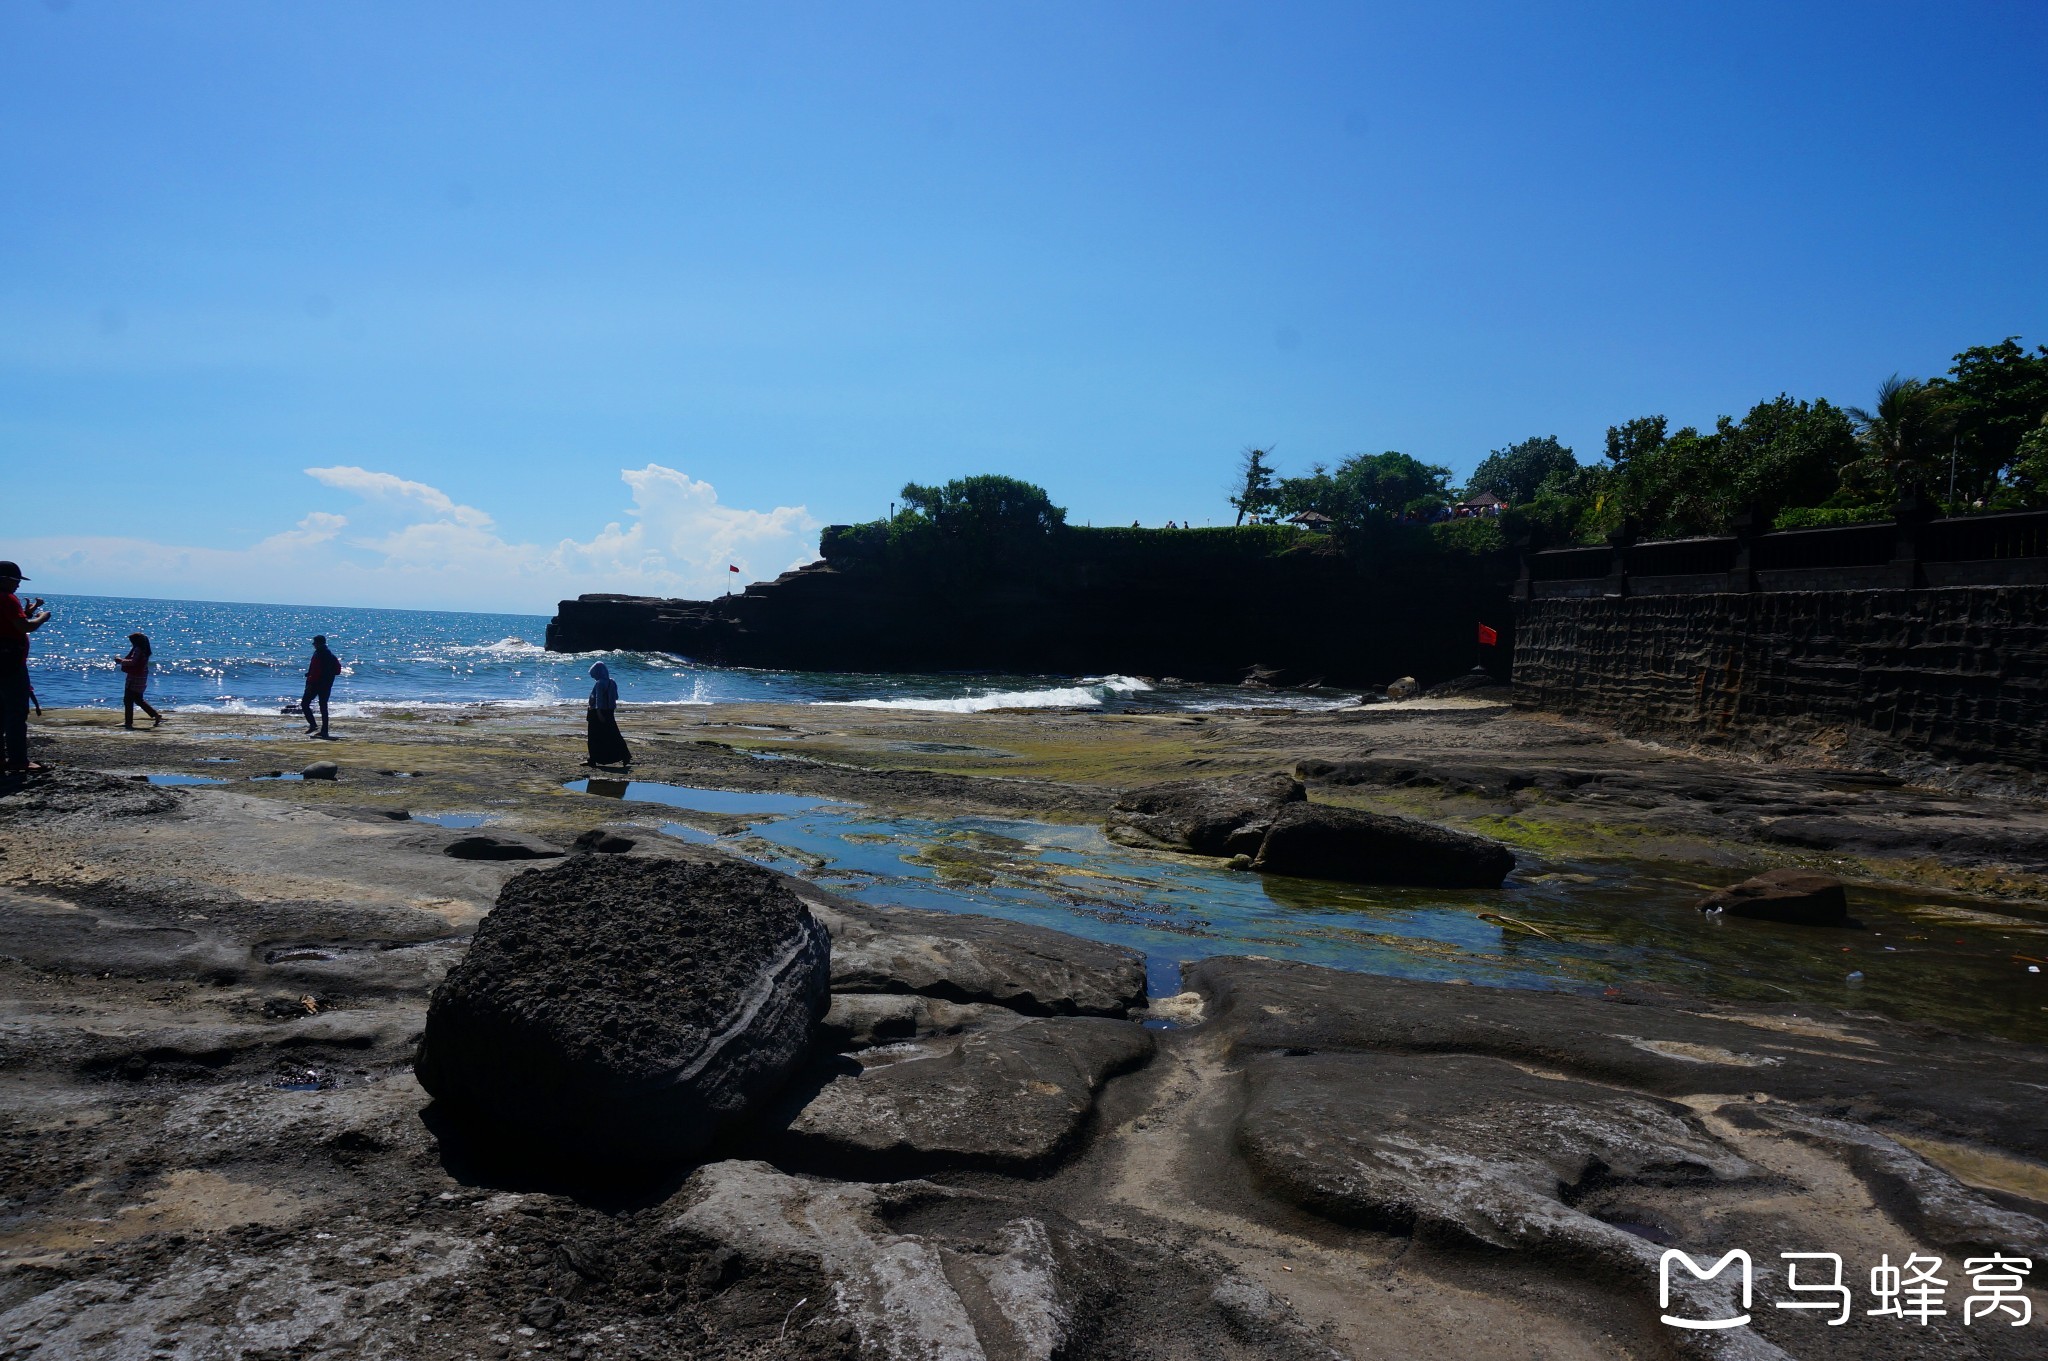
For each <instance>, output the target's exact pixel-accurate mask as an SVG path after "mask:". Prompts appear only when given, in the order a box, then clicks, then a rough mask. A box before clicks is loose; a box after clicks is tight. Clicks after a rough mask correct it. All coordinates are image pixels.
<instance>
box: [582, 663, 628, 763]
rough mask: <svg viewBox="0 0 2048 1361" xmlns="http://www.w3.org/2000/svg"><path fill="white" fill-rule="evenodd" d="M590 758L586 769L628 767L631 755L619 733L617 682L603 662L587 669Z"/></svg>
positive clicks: (622, 736)
mask: <svg viewBox="0 0 2048 1361" xmlns="http://www.w3.org/2000/svg"><path fill="white" fill-rule="evenodd" d="M590 678H591V680H592V681H593V682H594V684H592V685H591V687H590V710H589V713H588V715H587V717H588V720H589V725H590V759H589V760H587V761H585V762H584V763H583V764H585V765H587V766H630V765H632V764H633V753H631V752H630V751H628V750H626V738H625V734H623V733H621V732H620V731H619V714H618V710H619V683H618V682H617V681H615V680H613V679H612V673H611V668H610V667H608V666H606V665H605V664H604V663H603V662H594V663H592V664H591V667H590Z"/></svg>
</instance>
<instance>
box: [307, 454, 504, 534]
mask: <svg viewBox="0 0 2048 1361" xmlns="http://www.w3.org/2000/svg"><path fill="white" fill-rule="evenodd" d="M306 476H308V477H310V478H312V479H313V480H314V481H316V482H324V483H326V484H327V485H328V486H330V487H337V488H339V489H341V490H342V491H352V492H354V493H355V494H356V495H358V496H360V497H362V498H363V499H364V500H366V501H369V500H386V501H401V502H402V501H416V502H418V503H419V504H420V505H422V506H424V507H426V508H427V510H428V511H430V512H432V513H433V514H434V515H437V516H439V517H441V518H442V519H445V520H453V521H455V523H457V524H462V525H474V526H475V527H476V528H478V529H489V528H490V527H491V517H490V516H488V515H486V514H484V513H483V512H482V511H480V510H478V509H477V508H476V507H475V506H458V505H456V504H455V501H454V498H452V497H450V496H449V495H448V494H447V493H446V492H444V491H442V490H441V489H440V488H439V487H430V486H428V485H427V484H426V483H424V482H408V481H406V480H405V479H404V478H402V477H399V476H396V475H395V474H392V473H373V472H371V471H370V470H369V469H368V468H352V467H349V466H347V465H342V466H340V467H334V468H308V469H306Z"/></svg>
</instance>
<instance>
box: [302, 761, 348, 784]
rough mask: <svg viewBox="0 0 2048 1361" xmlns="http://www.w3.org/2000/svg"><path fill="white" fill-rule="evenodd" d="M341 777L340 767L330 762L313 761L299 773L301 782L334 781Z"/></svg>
mask: <svg viewBox="0 0 2048 1361" xmlns="http://www.w3.org/2000/svg"><path fill="white" fill-rule="evenodd" d="M340 777H341V767H340V766H338V765H336V764H335V763H334V762H332V761H315V762H314V763H313V764H312V765H310V766H307V767H306V768H305V769H304V770H302V771H300V772H299V778H300V779H302V780H334V779H339V778H340Z"/></svg>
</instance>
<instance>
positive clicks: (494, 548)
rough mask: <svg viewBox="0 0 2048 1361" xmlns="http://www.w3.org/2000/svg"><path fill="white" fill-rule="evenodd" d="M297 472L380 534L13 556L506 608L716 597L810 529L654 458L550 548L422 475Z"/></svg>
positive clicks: (158, 582) (287, 591) (69, 567)
mask: <svg viewBox="0 0 2048 1361" xmlns="http://www.w3.org/2000/svg"><path fill="white" fill-rule="evenodd" d="M306 474H307V476H309V477H311V478H313V479H314V480H315V481H317V482H319V483H321V484H322V485H323V486H326V487H330V488H333V489H335V490H337V491H344V492H348V493H350V494H352V495H354V496H356V497H358V498H361V499H362V500H364V501H367V502H371V503H374V504H375V505H376V506H377V507H378V509H379V510H380V512H382V519H383V521H384V524H385V525H388V527H383V526H380V528H379V530H378V531H377V532H367V531H366V532H362V533H358V534H353V535H351V534H349V533H348V532H347V531H348V530H349V529H350V527H351V522H350V520H349V517H348V516H346V515H342V514H340V513H337V512H334V511H328V510H315V511H312V512H310V513H309V514H307V515H306V516H304V517H303V518H301V519H300V520H299V521H298V523H297V524H296V525H295V526H294V527H293V528H291V529H286V530H281V531H279V532H278V533H275V534H272V535H270V536H268V537H267V538H264V539H261V540H258V541H257V542H256V543H254V544H252V545H250V546H249V547H248V548H245V549H216V548H189V547H181V546H177V545H172V544H161V543H155V542H151V541H149V540H144V539H116V538H84V537H52V538H45V539H39V540H29V541H27V542H24V543H21V544H20V545H19V554H18V555H19V557H20V558H21V559H22V560H23V561H24V562H27V561H34V562H35V563H37V567H36V568H35V569H32V570H34V571H35V573H36V575H37V577H38V578H40V581H39V584H40V585H42V586H43V589H45V590H55V591H73V592H77V593H80V594H108V595H139V596H168V597H174V598H187V599H215V600H258V601H280V602H302V603H308V604H348V605H356V604H360V605H385V606H396V607H409V608H414V609H435V608H441V609H483V610H505V611H511V612H519V613H547V612H549V611H550V610H551V609H552V606H553V602H554V601H556V600H558V599H561V598H562V597H564V596H573V595H577V594H581V593H583V592H586V591H616V592H620V593H624V594H636V595H665V596H698V597H704V596H710V595H716V594H718V593H719V592H721V591H723V590H724V589H725V587H726V583H727V581H728V579H730V578H731V575H732V574H731V573H729V572H728V571H727V570H726V569H727V566H728V565H731V566H737V567H738V568H739V569H740V579H743V580H754V579H756V577H757V574H756V572H755V570H754V564H755V563H757V562H758V563H777V562H786V561H790V555H791V553H792V552H795V553H797V554H798V555H799V556H797V557H796V559H795V561H794V562H793V563H792V566H800V565H802V564H803V563H805V562H810V561H815V560H816V556H817V555H816V553H815V552H814V551H812V550H813V549H814V548H815V546H816V540H815V539H813V538H811V537H810V536H811V535H812V533H813V532H814V531H815V530H816V529H817V528H818V522H817V521H816V520H814V519H812V518H811V516H810V514H809V512H808V511H807V510H805V508H804V507H802V506H777V507H775V508H774V509H773V510H748V509H745V508H742V507H738V506H728V505H725V504H723V503H721V502H720V501H719V499H718V493H717V491H716V490H715V489H713V487H712V486H711V484H710V483H709V482H700V481H698V480H696V479H695V478H692V477H690V476H689V475H688V474H686V473H683V472H680V471H678V470H677V469H674V468H665V467H663V466H662V465H660V464H658V463H650V464H648V465H647V466H646V467H645V468H638V469H634V468H628V469H624V470H622V471H621V472H620V474H619V476H620V479H621V480H622V481H623V482H624V483H625V484H626V487H627V489H628V493H629V495H630V496H631V499H632V504H631V506H630V507H628V508H627V511H626V518H625V520H624V521H614V522H612V523H610V524H607V525H605V526H604V527H603V528H602V529H600V530H598V531H597V532H596V533H595V534H593V535H592V536H591V537H590V538H589V539H588V540H580V541H579V540H577V539H575V538H566V539H563V540H561V541H560V542H559V543H556V544H554V545H552V546H544V545H540V544H531V543H514V542H511V541H509V540H507V539H505V538H503V537H502V536H500V535H499V534H498V532H497V530H496V528H495V524H496V522H495V521H494V520H493V519H492V518H491V516H490V515H488V514H487V513H485V512H484V511H482V510H479V509H477V508H476V507H474V506H467V505H463V504H461V503H459V502H457V501H456V500H455V499H454V498H453V497H451V496H449V495H448V494H447V493H446V492H443V491H442V490H440V489H439V488H438V487H432V486H429V485H427V484H426V483H424V482H413V481H408V480H407V479H405V478H402V477H399V476H397V475H395V474H392V473H384V472H375V471H372V470H370V469H367V468H357V467H348V466H342V467H332V468H308V469H306ZM372 518H373V519H376V518H379V517H372Z"/></svg>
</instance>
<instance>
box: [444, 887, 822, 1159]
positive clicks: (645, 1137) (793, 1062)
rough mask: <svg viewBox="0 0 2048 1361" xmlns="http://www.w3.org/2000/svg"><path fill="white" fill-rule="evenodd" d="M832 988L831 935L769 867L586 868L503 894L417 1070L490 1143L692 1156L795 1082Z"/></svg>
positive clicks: (575, 1152) (583, 1155)
mask: <svg viewBox="0 0 2048 1361" xmlns="http://www.w3.org/2000/svg"><path fill="white" fill-rule="evenodd" d="M830 982H831V943H830V939H829V938H828V937H827V936H826V934H825V930H824V928H823V927H821V926H820V925H819V924H818V923H817V921H815V920H814V919H813V918H812V916H811V914H810V911H809V909H808V908H806V907H805V906H804V904H803V903H802V902H801V901H800V900H799V899H798V898H797V897H796V895H795V894H793V893H791V892H790V890H789V888H788V887H787V886H786V885H785V884H784V883H783V881H782V880H780V879H779V878H777V877H776V876H775V875H772V874H769V873H768V872H767V871H765V870H761V869H756V868H754V867H753V866H750V865H738V864H696V863H691V862H686V861H679V860H671V859H666V858H659V859H651V858H642V857H637V856H614V855H583V856H576V857H574V858H572V859H570V860H568V861H566V862H565V863H563V864H561V865H559V866H554V867H551V868H548V869H542V870H529V871H527V872H526V873H524V874H521V875H519V876H518V877H517V878H515V879H513V880H512V881H511V882H509V883H507V884H506V885H505V887H504V890H503V891H502V892H500V893H499V895H498V902H497V906H496V907H495V909H493V911H492V912H491V914H490V915H489V916H488V917H486V918H484V920H483V923H482V924H481V925H480V926H479V927H478V928H477V933H476V940H475V943H474V944H473V945H472V946H471V947H470V951H469V955H468V957H467V958H465V959H464V960H463V961H462V962H461V963H460V964H458V965H456V966H455V968H454V969H452V970H450V971H449V974H448V977H447V978H446V980H444V981H443V982H442V984H441V985H440V986H439V987H438V988H436V989H435V990H434V995H433V999H432V1001H431V1002H430V1003H429V1005H428V1008H427V1026H426V1034H425V1036H424V1038H423V1039H422V1040H421V1042H420V1048H419V1054H418V1058H417V1060H416V1063H415V1069H416V1071H417V1073H418V1075H419V1080H420V1085H421V1086H423V1087H425V1088H426V1089H427V1090H428V1091H429V1092H431V1093H432V1094H433V1095H434V1096H435V1097H437V1098H439V1099H440V1100H442V1101H445V1102H447V1103H448V1105H449V1106H450V1107H451V1108H453V1110H454V1112H455V1114H456V1115H457V1117H458V1118H460V1119H462V1120H463V1122H464V1123H465V1124H466V1125H468V1126H470V1127H471V1128H472V1129H473V1130H475V1131H477V1132H479V1133H481V1134H483V1135H484V1136H485V1137H487V1138H499V1137H502V1136H509V1137H510V1138H511V1139H513V1140H516V1141H518V1142H521V1143H525V1144H528V1145H537V1146H539V1147H540V1148H542V1149H544V1150H546V1151H547V1152H549V1153H551V1154H552V1155H554V1156H557V1157H561V1158H565V1159H570V1160H573V1162H574V1163H575V1164H577V1165H584V1166H590V1167H593V1168H599V1169H601V1168H603V1167H604V1166H606V1165H607V1164H610V1163H616V1162H618V1161H622V1160H624V1161H632V1162H650V1161H667V1160H672V1159H681V1158H687V1157H689V1156H690V1155H691V1154H693V1153H695V1152H697V1151H698V1150H700V1149H701V1148H702V1147H703V1146H704V1145H705V1144H706V1143H707V1142H709V1141H710V1139H711V1138H712V1137H713V1136H714V1135H715V1134H716V1133H717V1132H718V1131H719V1129H720V1128H721V1127H723V1126H725V1125H726V1124H727V1123H729V1122H730V1121H732V1120H733V1119H734V1118H735V1117H737V1116H739V1115H740V1114H742V1113H743V1112H745V1111H746V1110H748V1109H749V1108H750V1107H752V1106H753V1105H754V1104H755V1103H756V1102H758V1101H760V1100H762V1099H763V1098H765V1097H767V1096H769V1095H771V1094H773V1093H774V1092H775V1091H776V1090H778V1089H779V1088H780V1087H781V1086H782V1085H783V1083H784V1082H785V1081H786V1080H787V1079H788V1077H789V1076H790V1074H791V1073H792V1072H793V1071H794V1070H795V1068H796V1067H797V1065H798V1063H799V1061H800V1060H801V1059H803V1057H804V1056H805V1053H806V1050H807V1049H808V1046H809V1044H810V1040H811V1029H812V1026H813V1024H814V1023H815V1022H816V1021H817V1020H818V1019H819V1018H820V1017H821V1016H823V1015H824V1014H825V1008H826V1006H827V1004H828V1002H829V1000H830V999H829V997H828V989H829V987H830Z"/></svg>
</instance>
